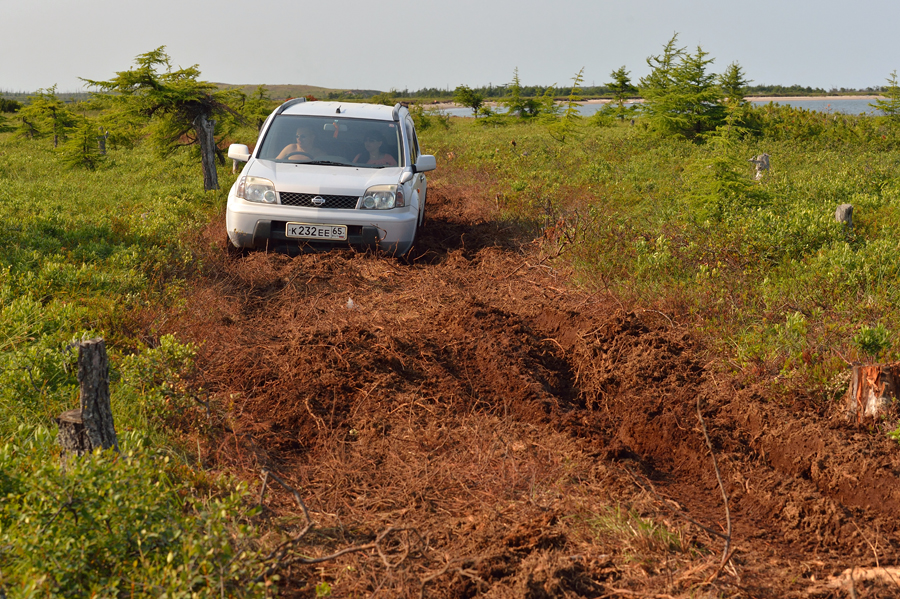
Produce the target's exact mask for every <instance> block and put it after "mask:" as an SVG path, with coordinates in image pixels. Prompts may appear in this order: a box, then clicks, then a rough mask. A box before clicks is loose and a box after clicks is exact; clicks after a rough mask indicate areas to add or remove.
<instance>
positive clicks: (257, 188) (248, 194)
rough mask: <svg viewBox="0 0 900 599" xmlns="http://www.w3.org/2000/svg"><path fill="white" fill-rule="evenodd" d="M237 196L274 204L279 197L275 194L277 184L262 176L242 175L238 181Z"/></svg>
mask: <svg viewBox="0 0 900 599" xmlns="http://www.w3.org/2000/svg"><path fill="white" fill-rule="evenodd" d="M237 197H239V198H243V199H245V200H247V201H248V202H259V203H261V204H274V203H275V200H276V199H277V198H278V196H277V195H276V194H275V185H274V184H273V183H272V182H271V181H269V180H268V179H263V178H262V177H241V180H240V181H238V187H237Z"/></svg>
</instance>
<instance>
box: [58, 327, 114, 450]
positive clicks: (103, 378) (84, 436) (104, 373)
mask: <svg viewBox="0 0 900 599" xmlns="http://www.w3.org/2000/svg"><path fill="white" fill-rule="evenodd" d="M78 382H79V383H80V385H81V409H80V410H69V411H68V412H65V413H63V414H62V415H60V417H59V418H57V419H56V423H57V425H58V426H59V434H58V436H57V440H58V441H59V444H60V445H61V446H62V448H63V449H64V450H65V451H67V452H69V453H74V454H75V455H83V454H86V453H91V452H92V451H93V450H95V449H98V448H101V449H109V448H113V449H115V450H116V451H119V443H118V440H117V439H116V427H115V423H114V422H113V416H112V409H111V407H110V403H109V360H108V359H107V357H106V343H105V342H104V341H103V339H91V340H89V341H83V342H82V343H80V344H79V345H78Z"/></svg>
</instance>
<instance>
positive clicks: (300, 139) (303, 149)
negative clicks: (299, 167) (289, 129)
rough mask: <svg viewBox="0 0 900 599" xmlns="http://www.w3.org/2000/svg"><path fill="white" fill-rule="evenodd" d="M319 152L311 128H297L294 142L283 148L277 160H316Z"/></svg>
mask: <svg viewBox="0 0 900 599" xmlns="http://www.w3.org/2000/svg"><path fill="white" fill-rule="evenodd" d="M320 154H321V152H320V151H319V149H318V148H317V147H316V134H315V131H313V129H312V127H298V128H297V138H296V142H295V143H292V144H289V145H287V146H285V148H284V149H283V150H282V151H281V153H279V154H278V156H277V158H276V159H277V160H316V159H317V158H318V157H319V155H320Z"/></svg>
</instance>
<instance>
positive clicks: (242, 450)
mask: <svg viewBox="0 0 900 599" xmlns="http://www.w3.org/2000/svg"><path fill="white" fill-rule="evenodd" d="M486 206H487V204H485V203H483V202H482V201H481V200H480V199H479V198H478V197H477V195H476V194H474V193H470V192H469V190H467V189H465V188H462V187H454V186H451V185H444V186H442V187H438V188H435V189H432V190H431V192H430V220H429V223H428V226H427V228H426V229H425V230H424V231H423V234H422V237H421V239H420V240H419V245H418V250H417V254H416V255H415V256H413V257H412V259H411V260H410V261H409V262H403V261H398V260H395V259H392V258H389V257H380V256H374V255H365V254H358V253H351V252H335V253H330V254H308V255H300V256H296V257H290V256H286V255H283V254H276V253H265V252H254V253H251V254H249V255H247V256H243V257H236V256H233V255H228V254H227V252H226V251H225V250H224V246H223V244H221V242H219V241H218V240H219V238H220V232H221V230H222V225H221V223H213V225H211V227H210V229H209V231H208V235H207V238H206V241H204V244H205V245H203V247H201V248H200V249H199V250H198V252H199V253H200V254H201V256H200V257H201V258H202V261H203V263H204V264H205V268H204V269H203V274H202V275H198V276H197V278H196V280H194V281H192V289H191V291H190V292H189V301H188V303H187V307H186V308H185V309H184V310H182V311H181V312H179V313H178V314H174V315H173V314H167V315H165V318H163V316H162V315H157V318H156V319H155V321H154V322H153V323H150V324H148V325H147V326H148V330H150V331H151V332H152V334H159V333H161V332H166V331H175V332H177V333H178V334H179V335H180V336H181V337H182V338H186V339H191V340H194V341H196V342H198V343H200V344H201V347H202V350H201V355H200V360H199V365H198V366H199V367H198V373H197V379H196V381H195V384H196V385H197V386H202V388H203V389H205V390H206V391H207V392H208V394H209V397H210V398H211V400H212V406H213V407H214V408H215V411H216V413H217V414H221V415H222V416H221V420H220V421H216V422H218V424H216V425H215V426H212V427H207V428H204V430H205V436H202V440H203V443H204V448H203V452H204V460H205V461H206V463H207V465H208V466H210V467H218V468H222V469H227V470H230V471H232V472H236V473H238V474H239V475H242V476H247V477H253V478H254V480H259V478H258V473H259V472H260V470H261V469H262V468H263V467H269V468H271V469H272V470H273V471H274V472H276V473H278V474H279V475H280V476H282V477H283V478H284V479H285V480H287V481H289V482H290V484H291V485H292V486H293V487H294V488H295V489H297V490H298V491H299V493H300V494H301V496H302V497H303V498H304V500H305V501H306V503H307V504H308V506H309V508H310V509H311V511H312V516H313V519H314V520H315V523H316V528H315V529H314V532H313V533H311V534H309V535H307V536H306V537H305V538H304V541H303V542H302V543H301V544H300V546H299V547H298V551H299V552H301V553H303V554H304V555H324V554H327V553H330V552H333V551H336V550H339V549H341V548H344V547H349V546H351V545H354V544H362V543H368V542H371V541H372V540H373V539H375V537H376V535H378V534H379V532H380V531H383V530H385V529H387V528H388V527H391V526H393V527H396V528H397V529H402V530H398V532H394V533H391V534H389V535H387V537H386V538H385V539H384V543H383V544H382V549H383V551H382V553H383V555H381V556H380V555H379V554H378V552H376V551H366V552H361V553H353V554H348V555H345V556H343V557H341V558H339V559H336V560H333V561H329V562H327V563H325V564H323V565H321V566H318V567H317V566H298V565H293V566H288V565H286V566H284V567H283V568H282V569H281V574H282V576H283V577H284V582H283V583H282V587H283V593H284V594H285V595H287V596H298V597H313V596H315V590H314V587H315V585H316V584H318V583H321V582H328V583H329V584H330V587H331V592H332V596H338V597H370V596H377V597H386V598H390V597H415V596H420V594H424V595H425V596H428V597H460V598H461V597H530V598H539V597H773V598H774V597H779V598H781V597H807V596H813V597H851V596H856V597H869V596H871V597H875V596H878V597H890V596H900V585H898V583H900V580H898V581H897V582H893V581H892V580H891V579H890V578H889V577H886V578H884V579H883V580H877V579H876V580H865V578H866V575H867V574H871V573H872V572H875V570H872V568H874V567H875V566H876V565H878V566H882V567H883V566H885V565H892V564H896V563H897V561H898V553H897V547H898V546H897V541H898V522H900V520H898V516H900V485H898V482H897V473H898V468H900V460H898V457H897V456H898V451H897V448H896V445H895V444H893V443H892V442H889V441H887V440H885V439H884V437H883V435H876V434H871V433H870V432H868V431H865V430H857V429H856V428H853V427H849V426H847V425H844V424H842V423H841V422H840V421H839V420H838V419H836V418H833V417H831V416H830V410H829V409H828V408H823V407H822V403H821V402H814V401H812V400H810V399H809V397H811V396H812V394H811V393H806V392H800V391H798V392H797V393H795V394H793V395H791V394H788V395H786V396H784V397H780V398H776V397H773V396H771V395H770V394H766V393H763V392H762V391H760V390H758V389H754V388H752V387H746V386H742V385H739V384H738V383H737V382H736V381H734V380H731V379H729V378H728V377H727V376H725V375H723V374H720V373H721V372H722V371H721V370H720V369H719V368H718V362H717V357H716V356H711V355H709V354H708V353H707V352H705V351H704V349H703V347H702V346H701V345H700V344H699V342H698V341H697V340H696V339H695V338H694V337H693V336H692V331H691V327H690V326H689V325H688V324H682V323H687V322H688V321H687V317H686V316H684V315H681V314H674V313H669V314H664V313H663V312H662V311H657V310H655V309H651V307H642V306H623V305H621V304H620V303H619V302H618V301H617V300H615V299H614V298H609V297H606V296H604V295H603V294H588V293H584V292H581V291H578V290H576V289H574V288H573V287H571V286H570V285H569V284H568V283H567V281H568V280H569V276H568V275H569V273H567V272H565V271H562V270H558V269H559V268H561V266H560V264H559V262H560V261H559V260H555V259H552V258H547V255H546V254H542V253H541V252H542V251H546V249H543V250H542V249H541V246H540V244H538V243H536V242H531V241H530V240H529V239H528V237H527V236H525V234H524V233H523V232H522V231H520V230H518V229H516V228H515V227H514V226H512V225H510V224H508V223H503V222H499V221H497V220H494V218H493V216H492V212H491V211H490V209H489V208H488V207H486ZM657 307H658V306H657ZM698 406H699V409H700V412H701V413H702V418H703V423H704V424H705V426H706V429H707V430H708V434H709V437H710V440H711V443H712V446H713V452H710V450H709V448H708V446H707V442H706V440H705V437H704V433H703V429H702V425H701V420H700V418H699V417H698ZM196 418H197V421H198V422H200V423H204V422H206V416H205V415H204V412H203V411H198V412H197V414H196ZM203 426H204V427H205V426H206V425H203ZM200 428H203V427H200ZM194 430H198V429H196V428H195V429H194ZM713 456H714V457H715V460H716V463H717V464H718V467H719V469H720V470H721V477H722V480H723V484H724V487H725V491H726V493H727V496H728V507H729V510H730V512H729V515H730V522H731V524H732V533H731V538H730V549H731V552H732V553H731V555H730V560H729V561H728V563H727V564H726V565H725V566H724V567H720V564H721V562H722V555H723V551H724V549H725V547H726V542H727V540H728V539H727V531H728V519H727V518H726V510H725V504H724V499H723V495H722V492H721V491H720V488H719V485H718V483H717V478H716V471H715V468H714V462H713ZM265 501H266V505H267V508H268V511H267V514H268V516H269V517H270V520H269V521H268V522H269V524H270V525H271V526H273V527H278V526H280V527H283V528H284V529H285V530H286V531H291V530H295V529H296V528H297V526H298V525H299V523H300V521H299V516H298V514H299V510H298V509H297V507H296V505H295V504H294V502H293V500H292V498H291V496H290V495H289V494H288V493H286V492H283V491H281V490H279V489H276V488H273V487H270V489H269V491H268V492H267V495H266V499H265ZM848 568H856V570H854V571H853V572H854V574H853V578H852V581H851V578H850V577H849V576H845V578H844V579H841V580H836V579H835V580H829V577H835V576H837V575H839V574H841V572H843V571H844V570H845V569H848Z"/></svg>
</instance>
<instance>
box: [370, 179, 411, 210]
mask: <svg viewBox="0 0 900 599" xmlns="http://www.w3.org/2000/svg"><path fill="white" fill-rule="evenodd" d="M405 205H406V204H404V202H403V189H402V188H401V187H400V186H399V185H373V186H372V187H370V188H369V189H367V190H366V193H365V195H363V199H362V204H361V205H360V206H361V207H362V208H364V209H366V210H390V209H391V208H402V207H403V206H405Z"/></svg>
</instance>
